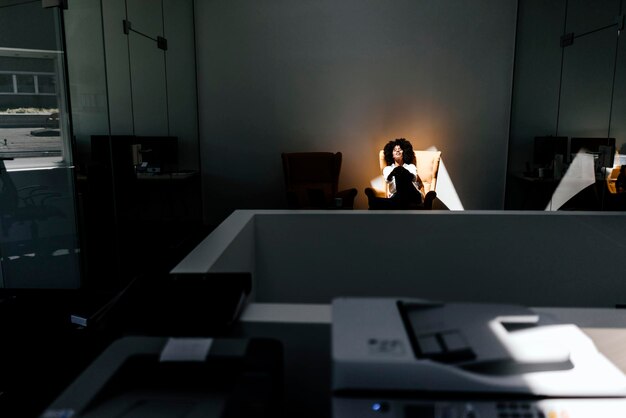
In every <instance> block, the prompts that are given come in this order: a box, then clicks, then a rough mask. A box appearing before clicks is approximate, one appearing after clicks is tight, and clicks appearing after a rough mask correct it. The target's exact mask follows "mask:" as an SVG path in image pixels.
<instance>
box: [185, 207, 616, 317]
mask: <svg viewBox="0 0 626 418" xmlns="http://www.w3.org/2000/svg"><path fill="white" fill-rule="evenodd" d="M251 223H252V224H253V226H254V229H253V231H254V233H253V234H251V233H250V225H251ZM386 231H387V232H386ZM388 231H402V237H403V238H404V239H403V240H392V239H389V238H388V236H389V232H388ZM625 235H626V214H623V213H613V214H610V215H609V214H600V213H597V212H596V213H590V212H587V213H585V212H576V213H573V212H553V213H544V212H531V213H528V212H526V213H525V212H515V211H506V212H505V211H500V212H495V211H485V212H483V211H478V212H469V211H466V212H457V213H454V212H450V211H429V212H418V213H416V212H412V211H401V212H377V213H372V212H369V211H336V212H331V211H326V212H325V211H236V212H235V213H233V215H231V217H229V218H227V220H226V221H225V222H224V223H223V224H222V225H220V227H219V228H217V229H216V230H215V231H214V232H213V233H212V234H211V235H209V236H208V237H207V238H206V239H205V240H204V241H203V242H202V243H201V244H200V245H198V247H197V248H196V249H195V250H194V251H193V252H191V253H190V254H189V255H188V256H187V257H186V258H185V259H184V260H183V261H182V262H181V263H180V264H179V265H178V266H177V267H176V268H175V270H174V271H175V272H207V271H220V272H228V271H232V272H241V271H251V272H253V275H254V286H255V292H256V295H255V298H254V300H255V301H257V302H268V303H328V302H330V300H331V299H332V298H334V297H339V296H380V297H382V296H390V297H393V296H404V297H421V298H427V299H434V300H444V301H471V302H493V303H520V304H525V305H529V306H587V307H613V306H615V304H623V303H625V301H626V281H624V280H623V277H624V275H625V274H626V267H624V266H623V265H621V264H620V263H619V262H617V260H620V259H621V258H622V257H623V254H624V251H625V249H626V248H625V247H626V244H625V243H624V238H623V237H624V236H625ZM242 238H243V240H242ZM246 240H253V248H251V245H250V242H248V243H246ZM250 257H254V262H251V261H250Z"/></svg>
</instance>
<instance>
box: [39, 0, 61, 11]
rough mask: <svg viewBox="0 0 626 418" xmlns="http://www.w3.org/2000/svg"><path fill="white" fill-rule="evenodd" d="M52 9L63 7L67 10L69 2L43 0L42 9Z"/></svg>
mask: <svg viewBox="0 0 626 418" xmlns="http://www.w3.org/2000/svg"><path fill="white" fill-rule="evenodd" d="M52 7H61V8H62V9H63V10H67V0H41V8H42V9H50V8H52Z"/></svg>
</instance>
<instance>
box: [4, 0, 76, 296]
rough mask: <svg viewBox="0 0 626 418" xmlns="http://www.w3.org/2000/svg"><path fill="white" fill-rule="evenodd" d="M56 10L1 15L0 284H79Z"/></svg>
mask: <svg viewBox="0 0 626 418" xmlns="http://www.w3.org/2000/svg"><path fill="white" fill-rule="evenodd" d="M59 13H60V11H59V9H57V8H52V9H43V8H42V6H41V2H28V3H21V4H12V5H8V6H5V7H3V8H2V14H1V16H0V74H1V75H2V78H0V86H1V87H0V88H2V92H1V94H0V267H1V268H2V276H1V279H2V280H1V281H2V283H1V284H0V285H1V286H3V287H7V288H76V287H79V286H80V261H79V256H80V247H79V244H78V235H77V220H76V210H75V207H76V203H75V198H74V196H75V193H74V168H73V166H72V158H71V155H72V154H71V148H70V130H69V126H68V124H67V123H68V117H67V107H66V99H65V91H66V90H65V86H64V83H65V80H64V74H65V70H64V53H63V51H62V45H63V42H62V39H61V33H62V31H61V28H60V21H61V19H60V15H59Z"/></svg>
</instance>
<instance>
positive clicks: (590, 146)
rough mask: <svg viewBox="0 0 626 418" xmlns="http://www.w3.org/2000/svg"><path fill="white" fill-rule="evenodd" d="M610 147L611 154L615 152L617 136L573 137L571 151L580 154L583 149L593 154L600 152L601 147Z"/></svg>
mask: <svg viewBox="0 0 626 418" xmlns="http://www.w3.org/2000/svg"><path fill="white" fill-rule="evenodd" d="M601 146H604V147H610V148H611V155H613V154H615V138H572V141H571V146H570V150H571V151H570V152H571V153H572V154H578V152H579V151H580V150H582V149H584V150H586V151H587V152H589V153H592V154H596V155H597V154H599V153H600V147H601Z"/></svg>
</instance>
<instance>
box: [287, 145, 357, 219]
mask: <svg viewBox="0 0 626 418" xmlns="http://www.w3.org/2000/svg"><path fill="white" fill-rule="evenodd" d="M281 157H282V160H283V174H284V177H285V189H286V192H287V205H288V207H289V208H290V209H332V208H335V209H352V208H353V207H354V198H355V197H356V195H357V193H358V192H357V190H356V189H355V188H351V189H347V190H342V191H338V190H337V189H338V185H339V172H340V171H341V159H342V155H341V152H337V153H332V152H294V153H282V154H281Z"/></svg>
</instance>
